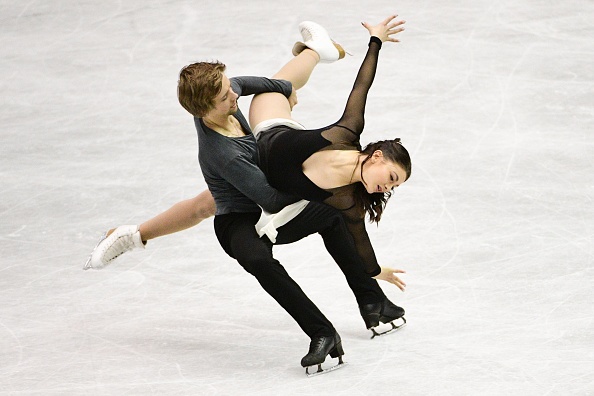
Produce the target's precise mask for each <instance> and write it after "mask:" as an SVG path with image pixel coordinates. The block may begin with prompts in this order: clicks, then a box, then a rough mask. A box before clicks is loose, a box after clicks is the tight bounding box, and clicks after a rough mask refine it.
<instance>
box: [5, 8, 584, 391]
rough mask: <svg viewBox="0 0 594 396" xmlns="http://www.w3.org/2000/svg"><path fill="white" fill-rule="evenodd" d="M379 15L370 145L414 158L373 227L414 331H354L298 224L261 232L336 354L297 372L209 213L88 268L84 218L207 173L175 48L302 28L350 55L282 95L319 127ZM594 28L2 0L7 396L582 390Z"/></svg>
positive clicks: (418, 15)
mask: <svg viewBox="0 0 594 396" xmlns="http://www.w3.org/2000/svg"><path fill="white" fill-rule="evenodd" d="M393 12H396V13H399V14H400V15H401V16H402V18H404V19H406V21H407V24H406V31H405V32H404V33H403V34H402V35H401V37H400V38H401V40H402V42H401V43H400V44H397V45H394V44H389V43H388V44H385V45H384V48H383V49H382V51H381V55H380V64H379V68H378V73H377V77H376V80H375V83H374V86H373V87H372V89H371V92H370V97H369V101H368V106H367V113H366V120H367V123H366V128H365V132H364V135H363V143H364V144H365V143H368V142H370V141H375V140H379V139H384V138H393V137H401V138H402V139H403V142H404V144H405V146H406V147H407V148H408V149H409V150H410V152H411V154H412V157H413V174H412V178H411V179H410V180H409V181H408V182H407V183H406V184H404V185H403V186H402V187H400V188H399V189H398V190H397V192H396V194H395V196H394V197H393V198H392V200H391V201H390V203H389V204H388V208H387V212H386V214H385V217H384V219H383V221H382V222H381V223H380V226H379V228H377V227H375V226H369V228H368V229H369V233H370V234H371V238H372V240H373V243H374V246H375V249H376V253H377V255H378V257H379V260H380V263H381V264H382V265H385V266H392V267H396V268H402V269H405V270H407V271H408V273H407V274H406V275H405V276H404V279H405V280H406V282H407V283H408V285H409V287H408V290H407V291H406V292H405V293H401V292H400V291H399V290H397V289H396V288H395V287H393V286H388V284H382V287H383V288H384V290H385V291H386V293H387V295H388V296H389V297H390V299H391V300H392V301H394V302H395V303H397V304H398V305H401V306H403V307H404V308H405V309H406V311H407V315H406V318H407V319H408V322H409V325H408V327H406V328H404V329H403V330H401V331H400V332H397V333H395V334H392V335H390V336H389V337H384V338H380V339H374V340H370V339H369V334H368V331H367V330H366V329H365V326H364V324H363V321H362V320H361V317H360V315H359V313H358V308H357V304H356V302H355V299H354V297H353V295H352V293H351V292H350V290H349V289H348V286H347V284H346V282H345V280H344V278H343V276H342V274H341V273H340V271H339V269H338V267H337V266H336V265H335V264H334V263H333V262H332V260H331V259H330V256H329V255H328V254H327V253H326V251H325V250H324V247H323V244H322V242H321V239H320V238H319V237H317V236H312V237H309V238H307V239H305V240H303V241H301V242H299V243H296V244H294V245H291V246H283V247H279V248H276V255H277V257H279V259H280V260H281V262H282V263H283V265H284V266H285V267H286V268H287V270H288V271H289V273H290V274H291V275H292V276H293V277H294V278H295V279H296V280H297V282H298V283H299V284H300V285H301V286H302V287H303V289H304V290H305V291H306V292H307V294H308V295H309V296H310V297H311V298H312V300H313V301H314V302H316V304H317V305H318V306H319V307H320V308H321V310H322V311H323V312H324V313H325V314H326V315H327V316H328V318H329V319H330V320H331V321H332V322H333V323H334V325H335V326H336V328H337V329H338V331H339V333H340V334H341V336H342V339H343V344H344V348H345V352H346V354H345V361H347V362H348V363H349V364H348V366H346V367H345V368H343V369H342V370H339V371H336V372H333V373H330V374H328V375H323V376H319V377H315V378H306V376H305V374H304V370H303V369H302V368H301V367H300V365H299V361H300V359H301V357H302V356H303V355H304V354H305V353H306V352H307V348H308V343H309V339H308V338H307V337H306V336H305V335H304V334H303V333H302V332H301V330H300V329H299V328H298V327H297V325H296V324H295V323H294V322H293V320H292V319H291V318H290V317H289V316H288V315H287V314H286V313H285V312H284V311H283V310H282V309H281V308H280V307H279V306H278V305H277V304H276V303H275V302H274V301H273V300H272V299H271V298H270V297H269V296H268V295H267V294H266V293H265V292H264V291H263V290H262V289H261V288H260V286H259V285H258V284H257V282H256V281H255V279H254V278H253V277H251V276H250V275H249V274H248V273H246V272H245V271H244V270H243V269H242V268H241V267H240V266H239V265H238V264H237V263H236V262H235V261H234V260H232V259H231V258H229V257H228V256H227V255H226V254H225V253H224V252H223V251H222V249H221V248H220V247H219V245H218V242H217V241H216V238H215V236H214V232H213V227H212V220H208V221H205V222H203V223H202V224H200V225H198V226H197V227H195V228H193V229H190V230H187V231H185V232H182V233H178V234H175V235H170V236H167V237H163V238H160V239H157V240H154V241H151V242H149V244H148V246H147V249H146V250H144V251H135V252H131V253H128V254H126V255H124V256H123V257H121V258H120V259H119V260H118V261H116V262H115V263H114V264H113V265H112V266H110V267H108V268H106V269H105V270H103V271H83V270H82V265H83V264H84V262H85V260H86V258H87V256H88V254H89V253H90V251H91V249H92V248H93V246H94V245H95V243H96V241H97V239H98V238H99V236H100V234H101V232H102V231H103V230H105V229H108V228H110V227H112V226H116V225H119V224H139V223H141V222H143V221H144V220H147V219H149V218H150V217H152V216H154V215H156V214H158V213H160V212H161V211H163V210H165V209H167V208H169V207H170V206H171V205H173V204H174V203H176V202H177V201H179V200H182V199H186V198H190V197H193V196H194V195H196V194H198V193H199V192H200V191H202V190H203V189H204V188H205V183H204V180H203V178H202V175H201V173H200V169H199V167H198V161H197V158H196V154H197V139H196V132H195V129H194V125H193V121H192V118H191V116H189V115H188V114H187V113H186V112H185V110H183V108H182V107H181V106H180V105H179V104H178V102H177V98H176V84H177V75H178V71H179V69H180V68H181V67H182V66H184V65H186V64H188V63H191V62H194V61H200V60H212V59H219V60H221V61H223V62H225V63H226V64H227V65H228V75H229V76H233V75H265V76H270V75H272V74H273V73H274V72H275V71H276V70H277V69H278V68H279V67H280V66H281V65H282V64H283V63H284V62H285V61H287V60H288V59H290V57H291V54H290V49H291V47H292V45H293V43H294V41H296V40H297V39H299V34H298V31H297V25H298V23H299V22H300V21H302V20H313V21H317V22H320V23H322V24H324V25H325V26H326V27H327V29H328V30H329V31H330V32H331V34H332V36H333V37H334V38H335V39H336V40H337V41H339V42H341V43H342V44H343V45H344V46H345V47H346V48H347V49H348V50H349V51H350V52H351V53H353V56H352V57H348V58H347V59H346V60H343V61H340V62H338V63H335V64H331V65H327V64H323V65H320V66H319V67H318V68H317V69H316V71H315V72H314V75H313V76H312V78H311V80H310V83H309V85H308V86H307V87H305V88H304V89H303V90H301V91H300V92H299V100H300V103H299V105H298V106H297V107H296V109H295V113H294V115H295V118H296V119H297V120H299V121H301V122H302V123H304V124H305V125H306V126H309V127H319V126H323V125H326V124H329V123H331V122H334V121H335V120H336V119H337V118H338V117H339V116H340V115H341V113H342V110H343V106H344V103H345V100H346V97H347V95H348V92H349V91H350V88H351V86H352V83H353V80H354V77H355V74H356V72H357V70H358V68H359V65H360V63H361V61H362V59H363V55H364V54H365V50H366V45H367V41H368V33H367V31H366V30H365V29H364V28H363V27H361V25H360V22H361V21H363V20H364V21H369V22H374V23H375V22H379V21H380V20H382V19H383V18H384V17H385V16H387V15H388V14H390V13H393ZM593 23H594V2H592V1H588V0H569V1H565V2H561V1H553V0H502V1H487V0H463V1H458V2H443V1H437V0H421V1H412V0H403V1H399V2H395V1H388V0H378V1H374V0H371V1H355V0H347V1H315V0H301V1H278V0H275V1H272V0H253V1H246V0H231V1H224V0H220V1H214V0H198V1H187V0H170V1H155V0H149V1H140V0H129V1H128V0H126V1H111V0H106V1H92V0H80V1H73V0H63V1H58V0H51V1H25V2H18V1H9V0H0V81H1V82H0V87H1V97H0V128H1V129H0V136H1V140H0V395H44V396H47V395H50V396H53V395H348V396H350V395H522V396H523V395H592V394H594V319H593V318H594V291H593V282H594V269H593V264H594V259H593V257H594V243H593V241H594V202H593V199H594V25H593ZM239 103H240V107H241V108H242V109H243V110H244V112H245V113H247V110H248V107H249V98H243V99H241V100H240V102H239Z"/></svg>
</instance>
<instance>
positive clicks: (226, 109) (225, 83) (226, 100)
mask: <svg viewBox="0 0 594 396" xmlns="http://www.w3.org/2000/svg"><path fill="white" fill-rule="evenodd" d="M238 97H239V96H238V95H237V94H236V93H235V92H233V89H231V82H230V81H229V79H228V78H227V76H225V75H224V74H223V79H222V81H221V91H220V92H219V94H218V95H217V97H216V98H215V107H214V108H213V109H212V110H211V111H210V113H211V114H213V115H218V116H225V115H232V114H235V113H236V112H237V98H238Z"/></svg>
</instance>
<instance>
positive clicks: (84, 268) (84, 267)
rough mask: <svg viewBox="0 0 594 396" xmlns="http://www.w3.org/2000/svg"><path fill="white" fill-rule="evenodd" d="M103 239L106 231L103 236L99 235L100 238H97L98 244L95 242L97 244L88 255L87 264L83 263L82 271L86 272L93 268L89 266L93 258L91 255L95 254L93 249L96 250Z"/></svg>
mask: <svg viewBox="0 0 594 396" xmlns="http://www.w3.org/2000/svg"><path fill="white" fill-rule="evenodd" d="M105 238H107V231H106V232H104V233H103V235H101V238H99V242H97V244H96V245H95V247H94V248H93V251H92V252H91V254H90V255H89V258H88V259H87V262H86V263H85V265H84V266H83V270H85V271H86V270H88V269H91V268H93V266H92V265H91V258H92V257H93V253H95V249H97V247H98V246H99V245H100V244H101V242H103V241H104V240H105Z"/></svg>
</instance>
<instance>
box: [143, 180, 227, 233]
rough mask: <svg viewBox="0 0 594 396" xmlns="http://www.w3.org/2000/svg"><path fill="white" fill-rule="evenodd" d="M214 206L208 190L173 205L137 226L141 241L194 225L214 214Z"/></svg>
mask: <svg viewBox="0 0 594 396" xmlns="http://www.w3.org/2000/svg"><path fill="white" fill-rule="evenodd" d="M215 211H216V206H215V202H214V198H213V197H212V194H211V193H210V191H209V190H205V191H203V192H201V193H200V194H198V195H197V196H195V197H194V198H190V199H186V200H185V201H181V202H178V203H176V204H175V205H173V206H172V207H171V208H169V209H167V210H166V211H165V212H163V213H160V214H158V215H157V216H155V217H153V218H152V219H150V220H147V221H145V222H144V223H142V224H141V225H140V227H139V231H140V235H141V237H142V240H143V241H148V240H149V239H154V238H158V237H161V236H164V235H168V234H173V233H175V232H179V231H183V230H185V229H188V228H191V227H194V226H195V225H197V224H198V223H200V222H201V221H202V220H204V219H207V218H209V217H212V216H214V214H215Z"/></svg>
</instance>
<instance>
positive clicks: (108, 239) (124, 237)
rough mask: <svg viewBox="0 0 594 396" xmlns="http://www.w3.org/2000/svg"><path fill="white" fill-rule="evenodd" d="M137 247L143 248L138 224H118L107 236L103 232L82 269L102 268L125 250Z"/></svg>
mask: <svg viewBox="0 0 594 396" xmlns="http://www.w3.org/2000/svg"><path fill="white" fill-rule="evenodd" d="M137 248H140V249H144V243H143V242H142V239H141V237H140V232H139V231H138V226H137V225H123V226H119V227H118V228H116V229H115V230H114V231H113V232H112V233H111V234H109V236H108V235H107V232H106V233H105V234H103V236H102V237H101V239H100V240H99V243H97V246H95V249H93V252H92V253H91V255H90V256H89V258H88V260H87V262H86V263H85V266H84V267H83V269H84V270H88V269H91V268H92V269H102V268H104V267H106V266H107V265H109V264H111V262H112V261H113V260H114V259H116V258H117V257H119V256H121V255H122V254H124V253H126V252H127V251H129V250H132V249H137Z"/></svg>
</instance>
